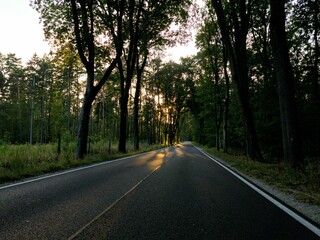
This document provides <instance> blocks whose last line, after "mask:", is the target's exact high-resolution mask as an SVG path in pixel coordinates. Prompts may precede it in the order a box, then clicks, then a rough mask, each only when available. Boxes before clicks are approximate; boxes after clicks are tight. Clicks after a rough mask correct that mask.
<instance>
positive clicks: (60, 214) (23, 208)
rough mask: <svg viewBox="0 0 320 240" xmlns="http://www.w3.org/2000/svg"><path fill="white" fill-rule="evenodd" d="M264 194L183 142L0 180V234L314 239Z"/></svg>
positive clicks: (316, 235) (319, 234)
mask: <svg viewBox="0 0 320 240" xmlns="http://www.w3.org/2000/svg"><path fill="white" fill-rule="evenodd" d="M258 191H259V190H258ZM262 194H263V193H262ZM267 198H268V196H267ZM267 198H266V197H265V196H263V195H261V193H258V192H257V191H256V190H254V189H252V187H250V186H248V185H247V184H245V183H244V182H243V181H242V180H241V179H239V178H238V177H236V176H235V175H233V174H231V173H230V172H229V171H228V170H226V169H225V168H223V167H221V166H220V165H219V164H217V163H216V162H215V161H213V160H212V159H211V158H209V157H208V156H206V155H205V154H203V153H202V152H201V151H199V150H198V149H197V148H195V147H194V146H193V145H191V144H189V143H186V144H183V145H179V146H175V147H169V148H165V149H161V150H158V151H153V152H149V153H146V154H140V155H138V156H134V157H129V158H124V159H120V160H116V161H112V162H108V163H102V164H98V165H93V166H90V167H86V168H78V169H74V170H71V171H66V172H60V173H57V174H53V175H46V176H43V177H40V178H36V179H30V180H26V181H24V182H18V183H16V184H11V185H3V186H0V221H1V222H0V239H1V240H2V239H166V240H167V239H259V240H261V239H320V231H319V228H317V226H314V225H312V224H310V223H308V222H303V221H304V220H303V219H302V223H300V222H301V220H299V216H298V220H299V221H300V222H299V221H297V220H296V219H294V218H293V217H292V216H290V212H289V214H288V213H287V212H286V211H284V210H282V209H281V208H280V207H281V206H280V207H279V206H276V205H275V204H274V203H273V202H272V201H273V200H272V199H271V201H270V200H268V199H267ZM293 215H294V214H293ZM310 229H311V230H310Z"/></svg>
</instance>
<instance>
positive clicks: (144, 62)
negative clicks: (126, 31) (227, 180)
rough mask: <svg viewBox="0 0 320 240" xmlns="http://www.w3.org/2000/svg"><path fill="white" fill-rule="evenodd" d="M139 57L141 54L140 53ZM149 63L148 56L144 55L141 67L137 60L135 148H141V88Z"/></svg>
mask: <svg viewBox="0 0 320 240" xmlns="http://www.w3.org/2000/svg"><path fill="white" fill-rule="evenodd" d="M138 58H139V55H138ZM146 63H147V56H144V59H143V62H142V65H141V67H139V66H138V64H139V59H138V60H137V85H136V92H135V96H134V113H133V114H134V116H133V118H134V119H133V137H134V140H133V141H134V146H133V148H134V150H139V100H140V89H141V81H142V73H143V70H144V67H145V65H146Z"/></svg>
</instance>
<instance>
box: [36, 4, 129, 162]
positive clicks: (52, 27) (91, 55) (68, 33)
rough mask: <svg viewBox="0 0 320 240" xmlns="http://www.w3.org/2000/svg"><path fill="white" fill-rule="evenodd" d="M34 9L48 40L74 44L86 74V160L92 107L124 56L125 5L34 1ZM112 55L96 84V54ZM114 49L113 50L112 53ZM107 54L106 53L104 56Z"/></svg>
mask: <svg viewBox="0 0 320 240" xmlns="http://www.w3.org/2000/svg"><path fill="white" fill-rule="evenodd" d="M33 4H34V6H35V8H36V9H37V10H38V11H39V12H40V14H41V18H42V19H43V20H44V21H43V22H44V28H45V34H46V37H47V38H53V39H54V41H56V42H58V43H59V40H60V41H61V42H67V41H71V42H73V43H75V45H76V48H77V51H78V54H79V57H80V59H81V62H82V64H83V66H84V68H85V70H86V90H85V94H84V99H83V104H82V108H81V113H80V124H79V131H78V141H77V157H78V158H83V157H84V155H85V154H86V153H87V145H88V133H89V120H90V113H91V107H92V103H93V101H94V99H95V97H96V96H97V94H98V92H99V91H100V90H101V88H102V86H103V85H104V84H105V82H106V81H107V79H108V78H109V76H110V75H111V73H112V71H113V69H114V68H115V67H116V65H117V63H118V62H119V59H120V56H121V54H122V47H123V42H122V31H123V28H122V22H123V13H124V6H125V1H124V0H122V1H115V2H108V3H105V2H104V1H93V0H88V1H78V2H77V1H76V0H71V1H70V2H52V1H49V0H35V1H33ZM101 8H103V10H104V9H107V11H105V12H104V13H105V15H103V19H101V18H100V19H99V16H100V17H101V15H100V14H99V12H101V11H102V10H101ZM104 18H106V19H107V20H108V21H109V26H111V28H110V29H106V28H103V27H102V26H103V23H102V22H104V20H105V19H104ZM106 30H110V31H109V32H108V34H109V35H107V36H105V38H106V39H107V41H104V42H103V41H102V42H101V41H98V36H99V34H106V33H105V32H106ZM104 43H107V44H106V45H107V46H105V51H107V52H108V53H109V55H108V56H105V59H106V63H105V65H107V66H106V67H105V71H104V74H103V75H102V77H101V78H100V79H99V80H98V81H97V80H96V79H95V77H96V75H95V74H96V65H97V61H96V58H97V53H98V51H97V50H98V49H99V47H101V46H104ZM112 47H113V48H114V49H112ZM105 51H104V53H105Z"/></svg>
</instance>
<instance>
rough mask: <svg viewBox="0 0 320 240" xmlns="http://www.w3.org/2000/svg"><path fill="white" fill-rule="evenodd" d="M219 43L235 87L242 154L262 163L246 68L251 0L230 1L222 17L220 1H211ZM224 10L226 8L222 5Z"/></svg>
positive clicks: (223, 10) (222, 10)
mask: <svg viewBox="0 0 320 240" xmlns="http://www.w3.org/2000/svg"><path fill="white" fill-rule="evenodd" d="M211 3H212V6H213V8H214V10H215V13H216V16H217V21H218V25H219V28H220V32H221V36H222V41H223V44H224V46H225V48H226V52H227V56H228V60H229V62H230V68H231V74H232V80H233V82H234V84H235V87H236V92H237V96H238V103H239V107H240V109H241V113H242V119H243V125H244V130H245V138H246V153H247V154H248V156H249V157H250V158H251V159H257V160H263V157H262V154H261V152H260V148H259V145H258V141H257V134H256V127H255V122H254V118H253V113H252V109H251V105H250V96H249V78H248V65H247V34H248V29H249V19H250V14H251V1H248V2H247V1H246V0H240V1H239V2H237V3H236V2H235V1H233V0H232V1H230V4H229V5H228V10H229V11H230V14H229V15H227V14H226V12H227V11H226V10H225V9H224V8H223V5H222V1H217V0H212V1H211ZM225 8H226V6H225Z"/></svg>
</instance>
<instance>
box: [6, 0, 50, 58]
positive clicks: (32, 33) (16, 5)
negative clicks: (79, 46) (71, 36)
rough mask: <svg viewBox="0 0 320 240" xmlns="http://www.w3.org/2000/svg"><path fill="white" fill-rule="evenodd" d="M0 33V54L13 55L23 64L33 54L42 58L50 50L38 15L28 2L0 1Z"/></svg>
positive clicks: (25, 0) (16, 0)
mask: <svg viewBox="0 0 320 240" xmlns="http://www.w3.org/2000/svg"><path fill="white" fill-rule="evenodd" d="M0 33H1V34H0V52H1V53H2V54H8V53H15V54H16V56H17V57H18V58H21V59H22V62H24V63H25V62H27V61H28V60H30V59H31V57H32V55H33V54H34V53H37V54H38V55H39V56H42V55H43V54H44V53H48V52H49V50H50V46H49V45H48V44H47V43H46V42H45V41H44V34H43V30H42V26H41V24H40V20H39V14H38V12H37V11H36V10H34V9H33V8H32V7H30V6H29V0H0Z"/></svg>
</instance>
